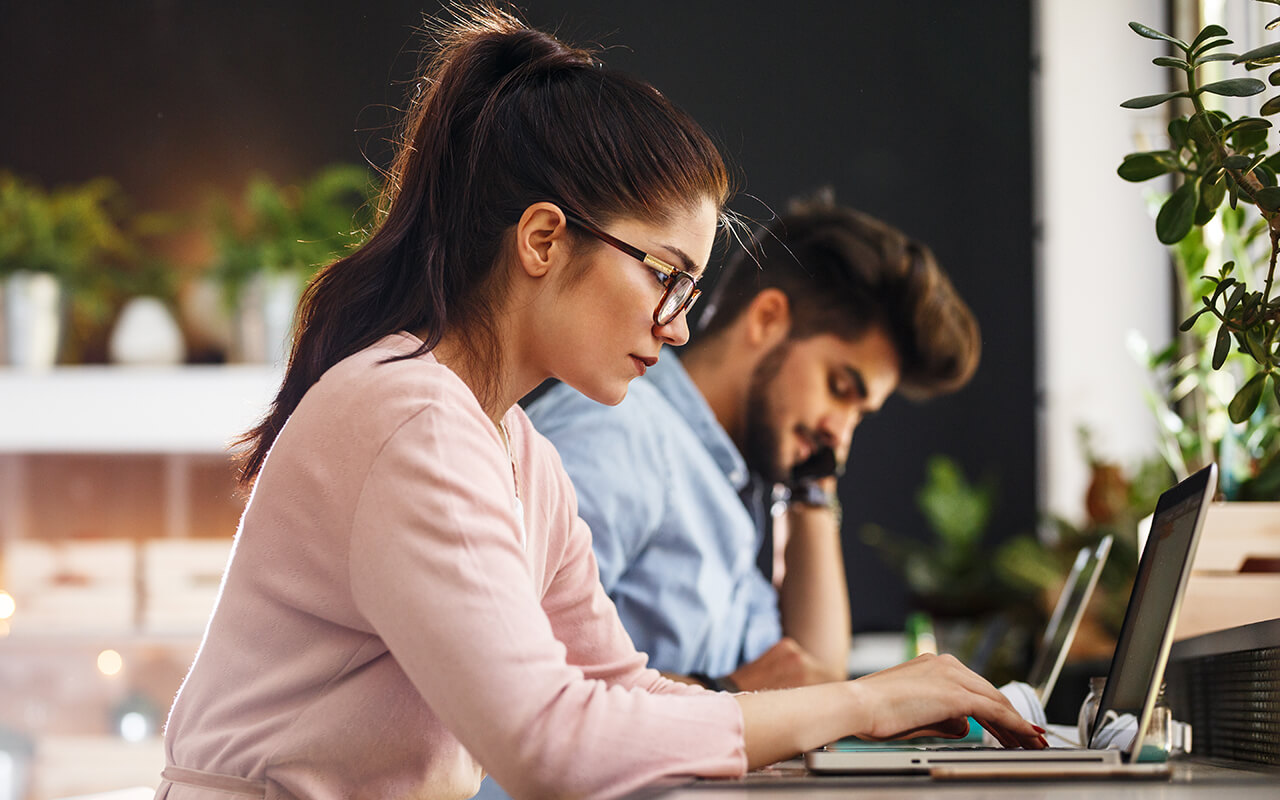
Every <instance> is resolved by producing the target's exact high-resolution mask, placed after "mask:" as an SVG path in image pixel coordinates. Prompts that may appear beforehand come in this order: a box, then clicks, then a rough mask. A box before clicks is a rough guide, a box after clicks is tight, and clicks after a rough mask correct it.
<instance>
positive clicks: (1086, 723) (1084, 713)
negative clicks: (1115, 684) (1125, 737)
mask: <svg viewBox="0 0 1280 800" xmlns="http://www.w3.org/2000/svg"><path fill="white" fill-rule="evenodd" d="M1105 688H1107V679H1106V678H1105V677H1101V678H1090V679H1089V694H1088V695H1087V696H1086V697H1085V698H1084V704H1083V705H1081V706H1080V715H1079V716H1078V717H1076V732H1077V733H1078V734H1079V735H1080V746H1081V747H1088V746H1089V734H1090V733H1091V732H1092V731H1093V721H1094V719H1096V718H1097V716H1098V705H1099V704H1101V703H1102V690H1103V689H1105Z"/></svg>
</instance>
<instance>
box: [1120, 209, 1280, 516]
mask: <svg viewBox="0 0 1280 800" xmlns="http://www.w3.org/2000/svg"><path fill="white" fill-rule="evenodd" d="M1253 217H1254V215H1252V214H1251V213H1250V212H1249V211H1248V210H1247V209H1246V207H1245V206H1243V205H1242V206H1239V207H1237V208H1229V207H1227V206H1223V207H1221V208H1219V209H1218V211H1217V213H1216V215H1215V218H1214V219H1213V220H1211V221H1210V223H1208V224H1207V225H1205V226H1204V227H1197V228H1194V229H1193V230H1192V231H1191V233H1189V234H1188V235H1187V236H1186V237H1185V238H1183V239H1182V240H1181V241H1180V242H1178V243H1177V245H1175V246H1174V247H1173V248H1172V252H1173V261H1174V263H1175V265H1176V267H1177V269H1176V270H1175V275H1176V277H1177V279H1178V280H1177V287H1178V295H1179V302H1180V304H1181V307H1182V308H1184V309H1186V313H1190V312H1191V310H1193V309H1194V308H1195V307H1196V306H1201V303H1200V302H1199V299H1198V296H1197V294H1196V292H1195V289H1194V287H1195V284H1196V282H1197V281H1198V279H1199V276H1200V275H1201V273H1202V271H1203V269H1204V265H1205V263H1206V262H1207V261H1208V259H1209V258H1211V257H1212V256H1213V255H1214V253H1216V252H1224V253H1228V254H1231V255H1232V256H1233V257H1234V260H1235V263H1236V265H1237V271H1241V272H1243V273H1245V274H1246V275H1249V274H1251V273H1252V272H1253V271H1254V270H1255V269H1256V266H1255V259H1254V257H1253V256H1252V255H1251V254H1254V253H1257V252H1258V247H1257V245H1258V244H1259V243H1261V242H1262V240H1264V239H1265V237H1266V232H1267V223H1266V221H1265V220H1262V219H1255V218H1253ZM1216 323H1217V320H1216V318H1213V317H1210V316H1209V315H1208V314H1204V315H1202V316H1201V317H1200V319H1198V320H1196V321H1195V322H1194V323H1193V324H1192V326H1191V327H1190V328H1188V329H1187V330H1186V331H1184V332H1182V333H1181V334H1180V335H1179V337H1178V339H1177V340H1175V341H1174V342H1172V343H1170V344H1169V346H1168V347H1165V348H1164V349H1163V350H1161V351H1159V352H1154V353H1153V352H1151V351H1150V349H1149V348H1148V347H1147V345H1146V343H1145V342H1142V341H1140V340H1139V339H1138V338H1137V337H1136V335H1135V337H1134V340H1133V345H1134V347H1135V349H1136V350H1137V355H1138V357H1139V358H1140V359H1141V360H1143V361H1145V362H1146V364H1147V366H1148V368H1149V369H1150V371H1151V374H1152V375H1153V376H1154V377H1155V379H1156V381H1157V384H1156V386H1155V387H1153V389H1152V390H1151V391H1149V392H1148V402H1149V403H1150V405H1151V407H1152V409H1153V410H1154V412H1155V419H1156V422H1157V430H1158V432H1159V440H1158V443H1159V451H1160V456H1161V457H1162V458H1163V460H1164V462H1165V463H1166V464H1167V465H1168V466H1169V467H1170V468H1171V469H1172V470H1173V472H1174V474H1176V475H1177V476H1178V477H1185V476H1186V475H1188V474H1190V473H1191V472H1193V471H1195V469H1196V468H1197V467H1198V466H1200V465H1203V464H1206V463H1208V462H1210V461H1213V462H1215V463H1217V464H1218V469H1219V481H1218V487H1219V490H1220V491H1221V493H1222V495H1223V497H1224V498H1225V499H1227V500H1275V499H1278V498H1280V402H1277V400H1276V398H1275V396H1274V394H1273V393H1270V392H1267V393H1264V394H1263V396H1262V398H1261V400H1260V402H1259V405H1258V408H1257V410H1255V411H1254V413H1253V414H1251V415H1250V416H1249V418H1248V419H1246V420H1244V421H1243V422H1242V423H1239V424H1234V423H1232V422H1231V419H1230V411H1229V406H1230V403H1231V400H1232V398H1233V397H1234V396H1235V395H1236V394H1237V393H1238V392H1239V389H1240V386H1241V384H1243V383H1244V382H1246V381H1247V380H1249V379H1250V378H1251V377H1252V376H1253V375H1255V374H1257V373H1258V370H1259V367H1258V365H1257V364H1256V362H1254V361H1253V359H1252V358H1250V357H1248V356H1246V355H1244V354H1242V353H1240V352H1235V353H1231V354H1230V355H1228V357H1227V359H1226V361H1225V363H1224V364H1223V366H1222V368H1221V369H1214V367H1213V357H1214V351H1215V349H1216V346H1215V330H1214V329H1215V327H1216Z"/></svg>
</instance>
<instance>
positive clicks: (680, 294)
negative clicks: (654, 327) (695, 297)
mask: <svg viewBox="0 0 1280 800" xmlns="http://www.w3.org/2000/svg"><path fill="white" fill-rule="evenodd" d="M695 285H696V284H695V283H694V282H693V278H691V277H689V276H688V275H687V274H685V273H683V272H682V273H680V274H678V275H676V276H675V279H674V280H672V281H671V283H670V284H668V285H667V291H666V294H664V295H663V296H662V303H661V304H660V305H659V306H658V313H657V315H656V316H657V320H658V324H659V325H666V324H667V323H668V322H670V321H671V320H673V319H675V318H676V314H679V313H680V311H681V310H682V309H684V307H685V304H686V303H687V302H689V296H690V295H691V294H693V289H694V286H695Z"/></svg>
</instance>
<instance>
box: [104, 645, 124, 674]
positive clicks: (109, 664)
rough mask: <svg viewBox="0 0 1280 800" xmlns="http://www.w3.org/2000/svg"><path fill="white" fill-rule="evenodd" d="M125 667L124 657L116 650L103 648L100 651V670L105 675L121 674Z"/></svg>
mask: <svg viewBox="0 0 1280 800" xmlns="http://www.w3.org/2000/svg"><path fill="white" fill-rule="evenodd" d="M122 669H124V659H123V658H121V656H120V654H119V653H117V652H116V651H115V650H103V651H102V652H101V653H98V671H99V672H101V673H102V674H103V675H107V676H111V675H119V674H120V670H122Z"/></svg>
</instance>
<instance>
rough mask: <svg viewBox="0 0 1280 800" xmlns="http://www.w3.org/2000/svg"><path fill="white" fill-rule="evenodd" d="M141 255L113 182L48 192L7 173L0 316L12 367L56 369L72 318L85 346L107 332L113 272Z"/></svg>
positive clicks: (0, 220)
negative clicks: (90, 337)
mask: <svg viewBox="0 0 1280 800" xmlns="http://www.w3.org/2000/svg"><path fill="white" fill-rule="evenodd" d="M135 252H136V250H135V243H134V241H133V240H132V238H131V236H130V233H129V232H128V230H127V229H126V227H125V224H124V212H123V206H122V194H121V192H120V189H119V187H118V186H117V185H116V184H115V183H114V182H113V181H111V180H109V179H106V178H98V179H95V180H91V181H88V182H85V183H83V184H78V185H75V186H70V187H64V188H60V189H56V190H54V191H45V190H44V189H43V188H41V187H40V186H38V185H36V184H33V183H29V182H27V181H24V180H21V179H20V178H18V177H17V176H15V175H12V174H10V173H7V172H3V173H0V281H2V284H0V285H2V286H3V294H4V303H3V306H0V309H2V311H0V316H3V317H4V319H5V320H6V322H5V325H4V326H3V334H0V335H3V337H4V338H5V340H6V345H7V346H6V351H7V353H8V357H7V359H6V360H8V361H9V362H10V363H13V364H15V365H22V366H30V367H37V368H38V367H48V366H52V364H53V363H54V362H55V361H56V359H57V357H58V354H59V351H60V349H61V347H62V345H63V342H64V339H65V338H66V337H65V335H64V334H65V330H64V329H65V327H66V321H67V318H68V311H69V315H70V322H71V326H72V328H73V329H74V330H75V331H76V332H78V333H80V334H82V337H81V339H83V334H84V333H85V332H86V331H90V330H93V329H96V328H98V327H100V326H102V325H105V324H106V323H107V321H108V320H109V317H110V314H111V311H112V300H111V296H110V280H109V276H110V270H109V269H106V268H109V267H110V266H111V265H112V264H118V263H123V262H127V261H129V260H130V259H132V258H133V257H134V254H135ZM82 343H83V342H82V341H81V344H82Z"/></svg>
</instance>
